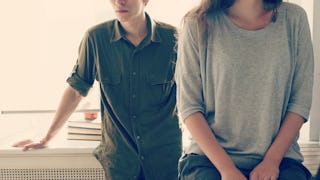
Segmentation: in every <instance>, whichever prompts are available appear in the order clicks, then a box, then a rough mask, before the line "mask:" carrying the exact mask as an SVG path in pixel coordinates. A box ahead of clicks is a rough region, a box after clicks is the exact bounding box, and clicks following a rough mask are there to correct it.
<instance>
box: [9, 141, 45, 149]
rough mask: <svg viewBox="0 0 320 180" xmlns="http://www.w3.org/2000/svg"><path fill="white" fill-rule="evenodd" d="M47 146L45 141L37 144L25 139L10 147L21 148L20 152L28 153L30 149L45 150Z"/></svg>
mask: <svg viewBox="0 0 320 180" xmlns="http://www.w3.org/2000/svg"><path fill="white" fill-rule="evenodd" d="M46 144H47V141H46V140H44V139H43V140H41V141H39V142H34V141H32V140H30V139H27V140H22V141H19V142H17V143H15V144H13V145H12V146H13V147H23V148H22V151H28V150H30V149H43V148H46V147H47V146H46Z"/></svg>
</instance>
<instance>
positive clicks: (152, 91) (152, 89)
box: [146, 73, 174, 105]
mask: <svg viewBox="0 0 320 180" xmlns="http://www.w3.org/2000/svg"><path fill="white" fill-rule="evenodd" d="M173 88H174V80H173V76H168V75H167V74H165V73H160V74H154V73H153V74H147V88H146V90H147V92H146V94H148V98H149V99H150V100H151V104H152V105H161V104H163V103H165V102H168V100H169V99H168V98H171V97H174V96H170V94H171V93H172V92H173V93H174V91H173Z"/></svg>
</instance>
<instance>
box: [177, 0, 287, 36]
mask: <svg viewBox="0 0 320 180" xmlns="http://www.w3.org/2000/svg"><path fill="white" fill-rule="evenodd" d="M234 2H235V0H201V2H200V4H199V5H198V6H196V7H195V8H193V9H191V10H190V11H189V12H188V13H187V14H186V15H185V16H184V18H183V19H185V18H187V17H194V18H196V19H197V20H198V21H199V25H200V33H201V34H202V35H203V38H202V39H206V37H205V36H206V27H207V24H206V23H207V21H206V19H207V15H208V14H209V13H214V12H218V11H227V10H228V9H229V8H230V7H231V6H232V5H233V4H234ZM263 3H264V9H265V10H267V11H271V10H272V11H273V17H272V21H273V22H275V21H276V19H277V14H278V12H277V8H278V7H279V6H280V4H281V3H282V0H263ZM183 21H184V20H183ZM183 23H184V22H183Z"/></svg>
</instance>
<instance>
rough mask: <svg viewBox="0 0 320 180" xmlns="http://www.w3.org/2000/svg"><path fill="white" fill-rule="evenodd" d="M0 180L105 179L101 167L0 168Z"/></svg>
mask: <svg viewBox="0 0 320 180" xmlns="http://www.w3.org/2000/svg"><path fill="white" fill-rule="evenodd" d="M0 177H1V180H106V179H105V177H104V172H103V169H102V168H60V169H59V168H53V169H51V168H46V169H0Z"/></svg>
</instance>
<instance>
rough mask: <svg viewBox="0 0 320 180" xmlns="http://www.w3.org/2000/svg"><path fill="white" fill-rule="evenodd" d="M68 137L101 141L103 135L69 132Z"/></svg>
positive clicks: (70, 138) (69, 138)
mask: <svg viewBox="0 0 320 180" xmlns="http://www.w3.org/2000/svg"><path fill="white" fill-rule="evenodd" d="M67 139H68V140H87V141H100V140H101V135H95V134H77V133H68V135H67Z"/></svg>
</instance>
